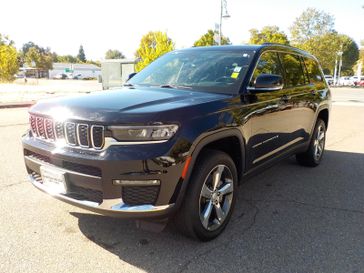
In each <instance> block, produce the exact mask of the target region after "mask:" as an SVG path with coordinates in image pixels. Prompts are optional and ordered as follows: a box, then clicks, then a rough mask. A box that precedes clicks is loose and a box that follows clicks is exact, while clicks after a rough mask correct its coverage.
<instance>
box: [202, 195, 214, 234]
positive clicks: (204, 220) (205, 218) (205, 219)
mask: <svg viewBox="0 0 364 273" xmlns="http://www.w3.org/2000/svg"><path fill="white" fill-rule="evenodd" d="M212 207H213V205H212V201H211V200H210V201H209V202H208V203H207V204H206V206H205V209H204V210H203V212H202V219H201V220H202V225H203V226H204V227H205V228H206V229H207V228H208V226H209V222H210V216H211V212H212Z"/></svg>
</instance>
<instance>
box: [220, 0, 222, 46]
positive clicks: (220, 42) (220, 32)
mask: <svg viewBox="0 0 364 273" xmlns="http://www.w3.org/2000/svg"><path fill="white" fill-rule="evenodd" d="M222 1H223V0H221V1H220V2H221V3H220V24H219V46H221V25H222V9H223V6H222Z"/></svg>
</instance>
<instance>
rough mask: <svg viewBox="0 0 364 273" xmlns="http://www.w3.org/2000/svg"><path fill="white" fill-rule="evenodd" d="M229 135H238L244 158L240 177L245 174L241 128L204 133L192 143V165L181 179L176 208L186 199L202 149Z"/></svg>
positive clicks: (242, 154)
mask: <svg viewBox="0 0 364 273" xmlns="http://www.w3.org/2000/svg"><path fill="white" fill-rule="evenodd" d="M227 137H237V138H238V139H239V143H240V147H241V159H242V160H241V166H240V167H241V170H242V173H241V174H240V177H242V176H243V173H244V171H245V140H244V138H243V135H242V134H241V132H240V130H239V129H238V128H224V129H221V130H219V131H214V132H212V133H210V134H202V135H201V136H199V137H198V138H197V139H196V140H195V141H194V143H193V144H192V146H191V148H190V150H189V152H188V156H191V161H190V165H189V167H188V171H187V173H186V177H185V179H183V180H181V181H180V183H181V187H180V191H179V193H178V197H177V200H176V205H175V210H178V208H179V207H180V205H181V204H182V202H183V200H184V196H185V194H186V191H187V188H188V184H189V183H190V177H191V175H192V171H193V169H194V167H195V164H196V161H197V158H198V156H199V154H200V152H201V151H202V149H203V148H204V147H206V145H208V144H210V143H212V142H214V141H217V140H220V139H224V138H227Z"/></svg>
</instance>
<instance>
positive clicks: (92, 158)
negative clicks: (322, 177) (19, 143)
mask: <svg viewBox="0 0 364 273" xmlns="http://www.w3.org/2000/svg"><path fill="white" fill-rule="evenodd" d="M329 109H330V90H329V88H328V86H327V84H326V81H325V78H324V75H323V74H322V71H321V68H320V66H319V64H318V62H317V60H316V58H315V57H313V56H312V55H310V54H308V53H306V52H304V51H301V50H298V49H295V48H292V47H288V46H283V45H277V44H263V45H260V46H219V47H200V48H190V49H183V50H177V51H173V52H170V53H168V54H165V55H164V56H162V57H161V58H159V59H157V60H156V61H155V62H153V63H152V64H150V65H149V66H148V67H146V68H145V69H144V70H142V71H141V72H139V73H138V74H136V75H135V76H134V77H132V78H131V79H130V80H129V81H128V82H127V83H126V84H125V85H124V87H122V88H120V89H119V90H113V91H103V92H98V93H92V94H87V95H80V96H73V97H64V98H56V99H50V100H44V101H40V102H38V103H37V104H36V105H34V106H33V107H32V108H31V109H30V110H29V114H30V118H29V119H30V130H29V131H28V132H27V133H26V135H25V136H24V137H23V147H24V157H25V164H26V168H27V171H28V173H29V177H30V180H31V182H32V184H33V185H34V186H35V187H37V188H38V189H40V190H42V191H44V192H47V193H49V194H51V195H53V196H54V197H55V198H57V199H60V200H62V201H65V202H68V203H70V204H73V205H75V206H78V207H81V208H84V209H88V210H91V211H94V212H97V213H100V214H104V215H110V216H117V217H124V218H134V219H149V220H153V219H172V218H173V219H174V220H175V222H176V224H177V227H178V228H179V229H180V230H181V231H182V232H183V233H185V234H186V235H188V236H191V237H194V238H197V239H200V240H204V241H206V240H211V239H213V238H215V237H216V236H218V235H219V234H220V233H221V232H222V231H223V230H224V228H225V226H226V225H227V223H228V222H229V219H230V217H231V214H232V211H233V207H234V203H235V200H236V196H237V192H236V191H237V186H238V184H239V183H241V182H243V181H244V180H245V177H246V176H247V175H251V174H253V173H256V172H258V171H261V170H262V168H265V167H267V166H269V165H271V164H272V163H274V162H277V161H278V160H279V159H282V158H284V157H287V156H291V155H294V154H295V155H296V158H297V161H298V163H299V164H302V165H305V166H311V167H314V166H317V165H318V164H319V163H320V161H321V159H322V155H323V152H324V145H325V136H326V129H327V126H328V121H329Z"/></svg>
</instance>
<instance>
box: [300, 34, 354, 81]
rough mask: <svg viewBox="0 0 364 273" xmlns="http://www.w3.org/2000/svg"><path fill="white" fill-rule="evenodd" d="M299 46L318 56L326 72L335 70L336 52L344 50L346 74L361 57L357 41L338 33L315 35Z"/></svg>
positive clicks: (343, 69)
mask: <svg viewBox="0 0 364 273" xmlns="http://www.w3.org/2000/svg"><path fill="white" fill-rule="evenodd" d="M297 46H298V47H299V48H301V49H303V50H306V51H308V52H309V53H311V54H312V55H314V56H316V57H317V59H318V60H319V61H320V64H321V66H322V68H323V69H324V71H325V73H331V74H332V73H333V72H334V67H335V58H336V56H337V54H336V53H337V52H339V51H342V52H343V66H342V72H343V74H344V75H345V74H351V73H352V67H353V65H354V64H355V62H356V61H357V60H358V57H359V50H358V46H357V45H356V43H355V42H354V41H353V40H352V39H351V38H350V37H348V36H347V35H342V34H337V33H327V34H324V35H320V36H315V37H313V38H311V39H309V40H307V41H306V42H304V43H302V44H300V45H297Z"/></svg>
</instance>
